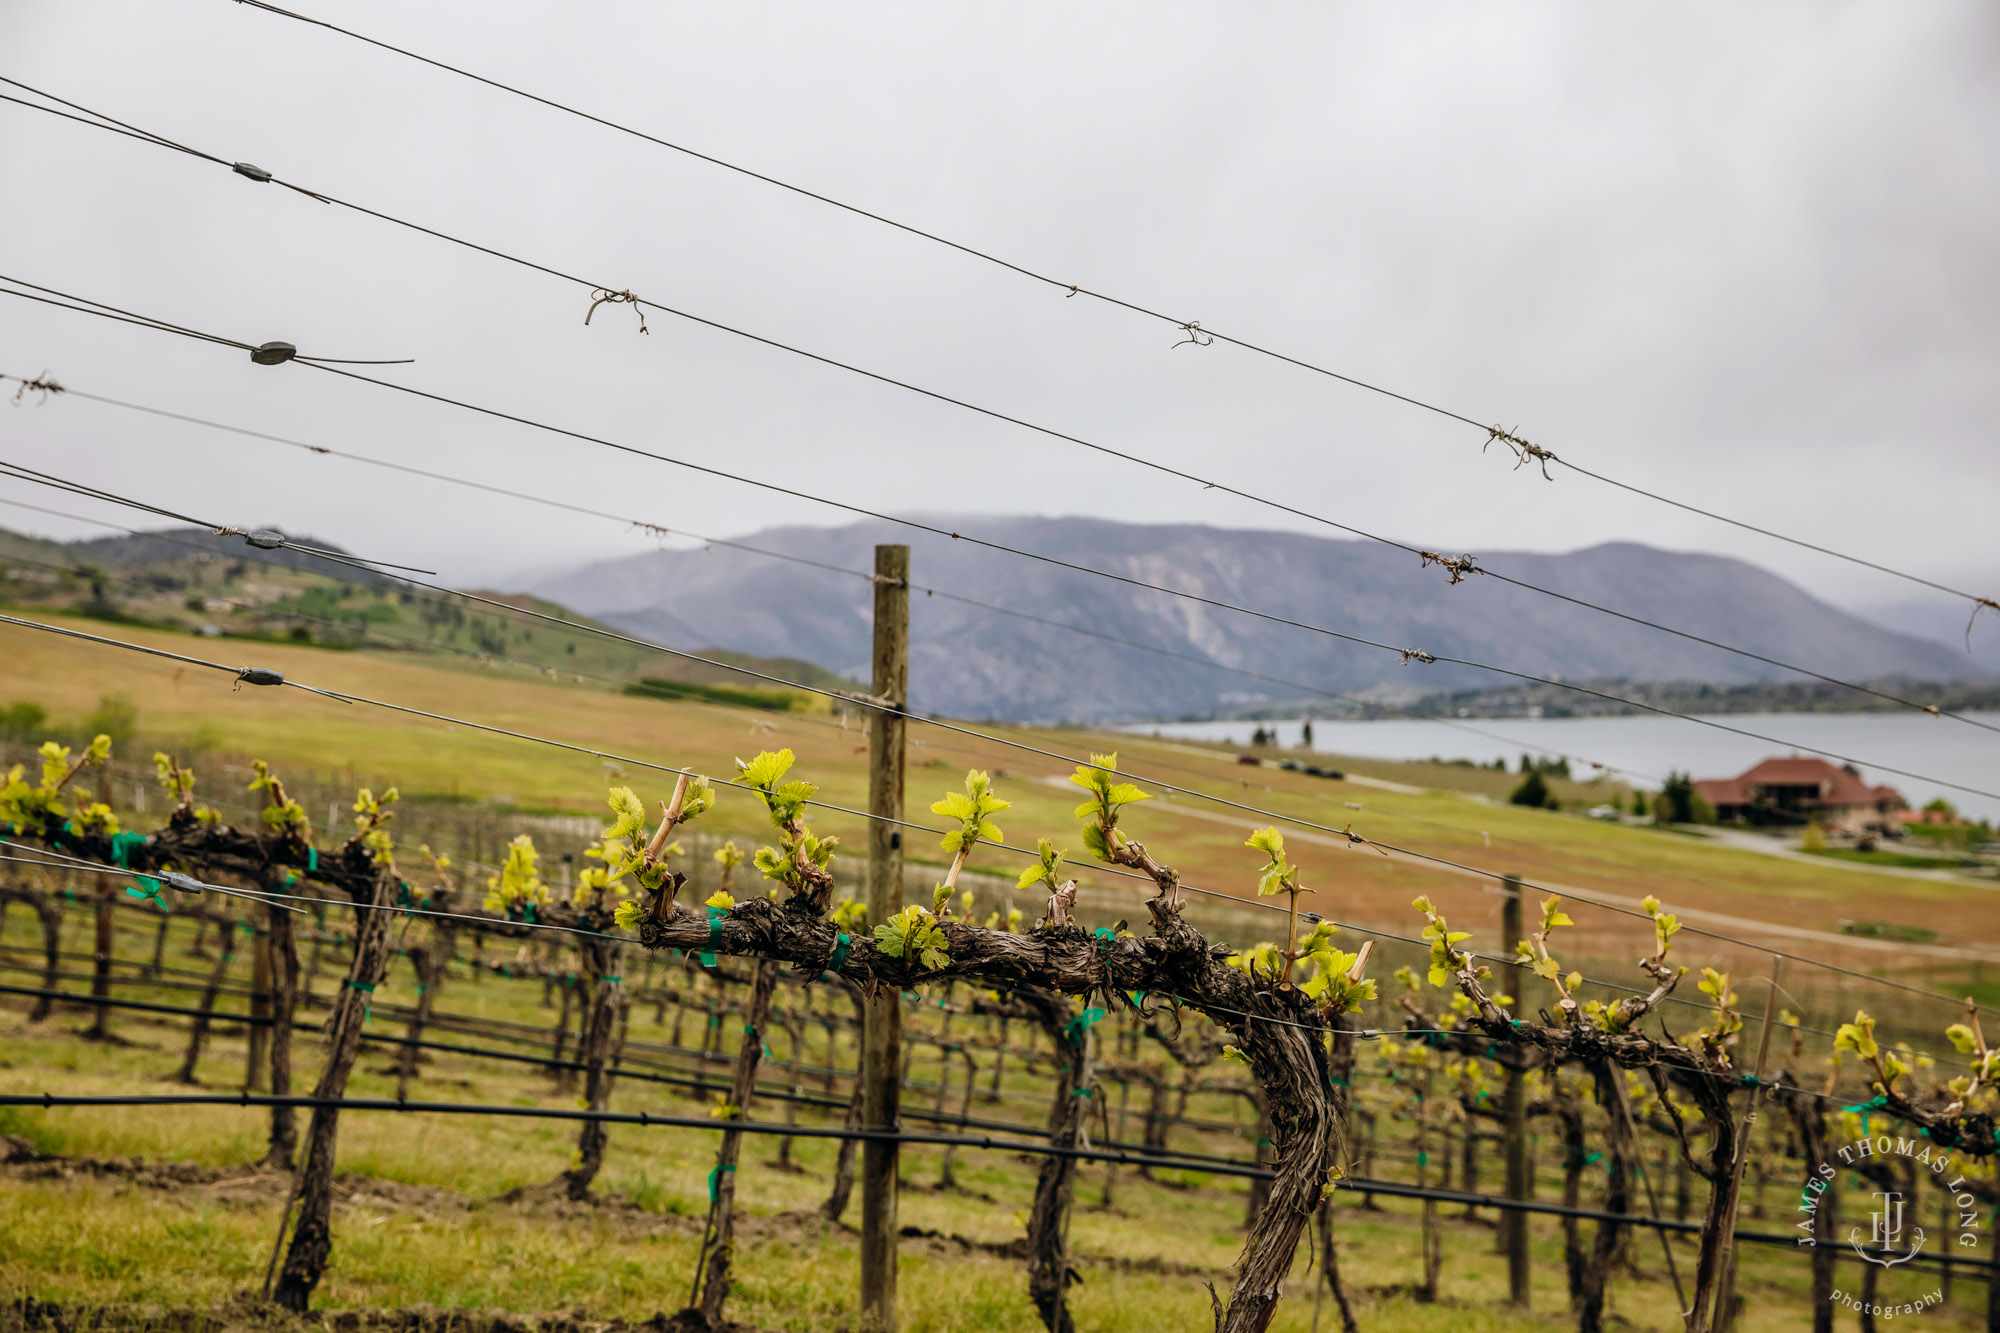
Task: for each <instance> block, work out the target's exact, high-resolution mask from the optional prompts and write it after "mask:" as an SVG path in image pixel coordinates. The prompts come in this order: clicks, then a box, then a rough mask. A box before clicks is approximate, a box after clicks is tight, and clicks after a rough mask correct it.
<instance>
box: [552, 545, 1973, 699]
mask: <svg viewBox="0 0 2000 1333" xmlns="http://www.w3.org/2000/svg"><path fill="white" fill-rule="evenodd" d="M933 521H934V522H936V523H938V524H939V525H940V526H947V527H950V528H952V529H954V530H956V531H961V532H965V533H967V534H968V535H976V536H982V537H990V538H992V539H994V540H997V541H1004V542H1006V543H1008V544H1010V545H1015V546H1020V547H1025V548H1027V549H1030V550H1034V551H1037V552H1042V553H1046V554H1049V555H1052V556H1056V557H1058V558H1060V559H1063V560H1068V561H1073V562H1076V563H1078V564H1085V565H1091V566H1094V567H1097V568H1101V569H1107V570H1111V571H1114V572H1116V573H1119V574H1122V575H1125V576H1128V577H1131V578H1135V579H1143V580H1145V581H1147V582H1149V583H1155V584H1160V585H1165V586H1170V587H1174V588H1179V589H1184V590H1186V591H1189V592H1194V593H1198V594H1200V595H1202V596H1204V597H1210V598H1214V599H1216V600H1218V601H1224V602H1234V603H1237V604H1240V605H1246V606H1255V607H1258V608H1260V609H1264V610H1267V611H1270V612H1273V613H1275V614H1278V615H1281V616H1285V617H1288V618H1291V619H1296V620H1300V621H1305V622H1309V623H1312V624H1317V625H1323V626H1327V627H1329V628H1333V629H1337V630H1342V631H1345V632H1347V633H1352V634H1358V635H1362V636H1365V637H1367V638H1370V639H1374V640H1377V641H1380V642H1384V643H1390V644H1394V645H1396V646H1398V647H1401V646H1405V645H1407V646H1410V647H1415V648H1422V649H1424V650H1426V651H1429V652H1432V653H1438V654H1449V655H1452V656H1459V657H1468V658H1474V659H1478V660H1481V661H1488V662H1493V663H1495V664H1498V665H1502V666H1507V667H1512V668H1515V669H1517V670H1521V671H1529V672H1533V673H1535V674H1538V675H1549V676H1562V677H1565V678H1568V679H1575V680H1582V679H1590V678H1618V677H1623V678H1628V679H1633V680H1650V681H1668V680H1698V681H1708V682H1714V683H1718V684H1723V683H1737V682H1745V681H1754V680H1767V679H1774V678H1782V673H1779V672H1777V671H1776V670H1774V669H1773V668H1770V667H1767V666H1764V665H1763V664H1761V663H1757V662H1754V661H1750V660H1748V659H1745V658H1742V657H1738V656H1735V655H1732V654H1729V653H1725V652H1721V651H1719V650H1716V649H1712V648H1706V647H1703V646H1702V645H1700V644H1696V643H1691V642H1689V641H1687V640H1684V639H1679V638H1675V637H1673V636H1670V635H1666V634H1662V633H1659V632H1657V631H1654V630H1649V629H1646V628H1644V627H1643V626H1638V625H1633V624H1630V623H1627V622H1622V621H1618V620H1615V619H1612V618H1609V617H1606V616H1603V615H1600V614H1597V613H1595V612H1591V611H1588V610H1585V609H1583V608H1581V607H1576V606H1571V605H1567V604H1564V603H1561V602H1558V601H1555V600H1553V599H1551V598H1548V597H1543V596H1539V595H1537V594H1535V593H1530V592H1525V591H1522V590H1520V589H1517V588H1510V587H1507V586H1505V585H1503V584H1500V583H1497V582H1494V581H1492V580H1488V579H1479V578H1473V579H1470V580H1468V581H1466V582H1464V583H1461V584H1458V585H1456V586H1452V585H1449V584H1447V582H1446V580H1445V578H1444V576H1443V575H1442V574H1441V573H1440V572H1439V571H1438V570H1436V569H1434V568H1433V569H1428V570H1425V569H1420V568H1419V567H1418V562H1417V561H1416V560H1415V559H1413V558H1411V557H1409V556H1406V555H1404V554H1403V553H1402V552H1400V551H1395V550H1391V549H1389V548H1386V547H1382V546H1378V545H1375V544H1372V543H1364V542H1345V541H1327V540H1323V539H1320V538H1316V537H1309V536H1302V535H1297V534H1289V533H1274V532H1261V531H1241V530H1230V529H1221V528H1210V527H1201V526H1193V525H1154V526H1145V525H1137V524H1124V523H1112V522H1105V521H1102V520H1097V519H1080V518H1064V519H1015V520H1004V521H1003V520H994V519H981V518H937V519H934V520H933ZM744 540H745V542H746V543H748V544H751V545H755V546H760V547H765V548H768V549H771V550H774V551H779V552H783V553H786V554H789V555H795V556H802V557H808V558H810V559H813V560H819V561H825V562H828V563H831V564H835V565H839V566H843V567H845V568H847V569H855V570H863V569H867V568H870V567H871V566H872V555H871V548H872V547H873V546H874V545H875V543H877V542H881V541H897V542H904V541H907V542H910V543H911V545H912V547H913V555H912V568H913V570H914V571H915V573H914V578H915V581H916V582H917V583H918V584H919V585H924V584H934V585H935V586H937V587H938V588H941V589H949V590H951V591H954V592H958V593H962V594H964V595H966V596H969V597H974V598H978V599H980V600H983V601H987V602H991V603H995V604H997V605H1000V606H1004V607H1009V608H1013V609H1016V610H1021V611H1027V612H1031V613H1034V614H1038V615H1042V616H1046V617H1049V618H1052V619H1057V620H1062V621H1065V622H1068V623H1070V624H1074V625H1082V626H1088V627H1090V628H1092V629H1094V630H1097V631H1100V632H1102V633H1104V634H1109V635H1114V636H1117V637H1119V638H1124V639H1130V640H1136V641H1139V642H1142V643H1147V644H1152V645H1156V646H1160V647H1165V648H1170V649H1173V650H1175V651H1178V652H1183V653H1190V654H1196V655H1199V656H1202V657H1206V658H1209V659H1212V660H1216V661H1220V662H1224V663H1227V664H1228V665H1231V666H1235V667H1240V668H1247V669H1250V670H1253V671H1257V672H1261V673H1263V674H1266V675H1271V676H1277V677H1281V678H1284V679H1287V680H1291V681H1298V682H1302V683H1304V684H1306V685H1309V686H1312V687H1315V688H1319V689H1333V690H1375V691H1387V692H1393V693H1395V694H1410V693H1415V692H1419V691H1428V690H1435V689H1448V688H1453V689H1463V688H1471V687H1477V686H1481V685H1487V684H1492V683H1496V682H1497V681H1498V680H1499V679H1500V678H1498V677H1495V676H1493V675H1491V674H1489V673H1485V672H1479V671H1473V670H1470V669H1467V668H1458V667H1450V666H1444V665H1434V666H1410V667H1404V666H1401V665H1400V664H1399V663H1398V660H1397V658H1396V657H1395V656H1393V655H1391V654H1388V653H1384V652H1380V651H1377V650H1374V649H1369V648H1364V647H1361V646H1359V645H1356V644H1351V643H1346V642H1343V641H1341V640H1337V639H1332V638H1328V637H1326V636H1324V635H1320V634H1315V633H1312V632H1309V631H1305V630H1299V629H1293V628H1289V627H1286V626H1282V625H1275V624H1272V623H1270V622H1268V621H1260V620H1256V619H1252V618H1249V617H1246V616H1242V615H1239V614H1235V613H1232V612H1228V611H1223V610H1218V609H1216V608H1213V607H1207V606H1202V605H1199V604H1195V603H1190V602H1187V601H1185V600H1182V599H1179V598H1174V597H1169V596H1165V595H1163V594H1159V593H1153V592H1147V591H1144V590H1140V589H1134V588H1131V587H1129V586H1121V585H1118V584H1115V583H1112V582H1109V581H1106V580H1104V579H1100V578H1094V577H1091V576H1088V575H1084V574H1078V573H1073V572H1071V571H1068V570H1062V569H1057V568H1053V567H1051V566H1048V565H1043V564H1036V563H1031V562H1027V561H1023V560H1019V559H1016V558H1012V557H1009V556H1005V555H1002V554H999V553H996V552H994V551H991V550H987V549H982V548H979V547H975V546H970V545H967V544H964V543H958V542H952V541H950V540H948V539H943V538H933V537H927V536H924V535H923V534H913V533H911V532H910V531H909V530H908V529H902V528H895V527H892V526H890V525H888V524H882V523H861V524H855V525H852V526H848V527H842V528H834V529H818V528H779V529H773V530H770V531H767V532H762V533H758V534H756V535H755V536H752V537H748V538H745V539H744ZM1481 559H1482V563H1485V564H1488V565H1491V566H1492V567H1494V568H1497V569H1502V570H1505V571H1506V572H1508V573H1509V574H1512V575H1514V576H1516V577H1519V578H1522V579H1524V580H1527V581H1530V582H1533V583H1536V584H1540V585H1542V586H1545V587H1548V588H1552V589H1555V590H1557V591H1560V592H1563V593H1567V594H1569V595H1571V596H1575V597H1580V598H1584V599H1587V600H1590V601H1594V602H1598V603H1601V604H1604V605H1609V606H1615V607H1618V608H1620V609H1621V610H1626V611H1629V612H1631V613H1634V614H1639V615H1644V616H1646V617H1648V618H1651V619H1655V620H1659V621H1661V622H1663V623H1666V624H1671V625H1674V626H1677V627H1681V628H1685V629H1689V630H1692V631H1695V632H1698V633H1701V634H1704V635H1707V636H1709V637H1711V638H1715V639H1718V640H1722V641H1725V642H1729V643H1733V644H1738V645H1741V646H1743V647H1746V648H1750V649H1753V650H1755V651H1758V652H1762V653H1765V654H1767V655H1770V656H1774V657H1781V658H1785V659H1787V660H1791V661H1796V662H1800V663H1802V664H1807V665H1810V666H1812V667H1814V668H1815V669H1818V670H1822V671H1826V672H1828V673H1830V674H1834V675H1840V676H1845V677H1849V678H1875V677H1882V676H1892V675H1893V676H1905V677H1912V678H1916V679H1925V680H1951V679H1957V678H1961V677H1967V676H1973V675H1976V674H1978V673H1977V671H1976V670H1974V669H1973V667H1972V664H1971V663H1970V662H1969V661H1968V660H1967V659H1966V658H1964V656H1963V655H1962V654H1959V653H1955V652H1953V651H1952V650H1951V649H1950V648H1948V647H1946V646H1945V645H1942V644H1938V643H1933V642H1929V641H1926V640H1923V639H1917V638H1913V637H1911V636H1908V635H1902V634H1897V633H1894V632H1892V631H1889V630H1885V629H1883V628H1881V627H1880V626H1877V625H1873V624H1870V623H1868V622H1867V621H1864V620H1862V619H1860V618H1858V617H1856V616H1853V615H1850V614H1847V613H1846V612H1843V611H1841V610H1840V609H1838V608H1836V607H1833V606H1829V605H1827V604H1826V603H1824V602H1821V601H1818V600H1817V599H1815V598H1813V597H1811V596H1809V595H1808V594H1807V593H1805V592H1804V591H1802V590H1801V589H1799V588H1797V587H1795V586H1794V585H1792V584H1790V583H1787V582H1786V581H1785V580H1783V579H1781V578H1779V577H1777V576H1776V575H1774V574H1771V573H1769V572H1767V571H1765V570H1762V569H1759V568H1757V567H1756V566H1753V565H1749V564H1746V563H1744V562H1742V561H1739V560H1732V559H1727V558H1724V557H1719V556H1710V555H1695V554H1686V553H1681V552H1673V551H1661V550H1655V549H1652V548H1650V547H1646V546H1641V545H1638V544H1635V543H1627V542H1621V543H1613V544H1608V545H1603V546H1596V547H1592V548H1589V549H1587V550H1582V551H1574V552H1570V553H1567V554H1563V555H1547V554H1538V553H1528V552H1482V553H1481ZM535 590H536V591H537V592H538V593H541V594H543V595H546V596H550V597H554V598H556V599H558V600H560V601H562V602H564V603H566V604H567V605H570V606H575V607H577V608H578V609H580V610H582V611H584V612H586V613H588V614H591V615H596V616H600V617H602V618H604V619H606V620H609V621H611V622H612V623H615V624H619V625H622V626H625V627H627V628H629V629H631V630H633V631H635V632H638V633H642V634H645V635H648V636H652V637H655V638H658V639H659V640H660V641H662V642H666V643H669V644H672V645H674V646H682V647H685V646H693V645H695V644H697V643H700V644H711V643H716V644H724V645H727V646H728V647H730V648H733V649H735V650H737V651H740V652H748V653H758V654H767V655H781V656H789V657H798V658H803V659H805V660H807V661H811V662H817V663H819V664H820V665H822V666H825V667H827V668H829V669H831V670H834V671H839V672H842V673H843V674H847V675H852V676H863V675H865V674H866V673H865V669H864V667H865V663H866V661H867V653H868V623H869V622H868V604H869V597H870V592H869V585H868V584H867V583H866V582H865V581H864V580H862V579H859V578H855V577H852V576H850V575H846V574H840V573H833V572H829V571H826V570H821V569H815V568H810V567H806V566H801V565H797V564H792V563H786V562H781V561H776V560H772V559H769V558H768V557H764V556H758V555H752V554H748V553H744V552H741V551H735V550H731V549H728V548H722V547H716V548H710V549H707V550H701V551H658V552H652V553H648V554H646V555H640V556H633V557H630V558H628V559H624V560H617V561H611V562H607V563H603V564H598V565H593V566H590V567H588V568H585V569H582V570H578V571H575V572H573V573H569V574H566V575H562V576H559V577H552V578H549V579H546V580H543V581H541V582H540V583H538V584H537V585H536V586H535ZM912 608H913V609H912V613H911V615H912V626H911V636H912V647H911V671H910V679H911V689H912V694H913V698H914V701H915V702H916V704H917V705H918V706H920V707H923V708H926V709H934V710H940V711H944V712H948V713H954V714H958V715H961V716H975V717H978V716H995V717H1008V718H1033V719H1055V718H1071V719H1077V720H1088V721H1098V720H1116V719H1125V718H1137V717H1149V716H1175V715H1180V714H1187V713H1206V712H1210V711H1213V710H1215V709H1217V708H1222V707H1230V706H1241V705H1245V704H1253V703H1257V702H1260V701H1263V700H1268V699H1287V698H1301V697H1304V692H1302V691H1297V690H1292V691H1287V690H1286V689H1285V688H1283V687H1281V686H1272V685H1259V684H1257V683H1255V682H1247V681H1245V680H1244V679H1243V678H1241V677H1239V676H1233V675H1230V674H1227V673H1223V672H1218V671H1215V670H1213V669H1210V668H1206V667H1203V666H1200V665H1197V664H1193V663H1186V662H1178V661H1173V660H1169V659H1165V658H1161V657H1157V656H1154V655H1151V654H1147V653H1139V652H1134V651H1132V650H1130V649H1129V648H1124V647H1121V646H1119V645H1116V644H1112V643H1107V642H1104V641H1103V640H1101V639H1091V638H1086V637H1083V636H1080V635H1077V634H1074V633H1071V632H1068V631H1065V630H1062V629H1058V628H1053V627H1049V626H1044V625H1036V624H1032V623H1028V622H1025V621H1021V620H1018V619H1014V618H1010V617H1003V616H996V615H994V614H992V613H991V612H989V611H985V610H981V609H979V608H976V607H970V606H966V605H964V604H963V603H958V602H952V601H948V600H946V599H944V598H940V597H935V596H929V597H927V596H924V595H923V594H921V593H919V594H918V595H917V596H916V597H915V599H914V600H913V603H912Z"/></svg>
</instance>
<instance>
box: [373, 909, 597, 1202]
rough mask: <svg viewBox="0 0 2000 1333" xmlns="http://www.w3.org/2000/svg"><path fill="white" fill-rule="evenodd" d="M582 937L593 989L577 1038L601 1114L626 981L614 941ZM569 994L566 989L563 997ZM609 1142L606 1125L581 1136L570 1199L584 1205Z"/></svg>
mask: <svg viewBox="0 0 2000 1333" xmlns="http://www.w3.org/2000/svg"><path fill="white" fill-rule="evenodd" d="M581 938H582V941H583V942H582V943H581V944H580V945H579V946H578V950H579V953H580V955H581V960H582V966H583V976H584V979H585V982H587V984H588V986H589V990H588V991H586V992H585V998H584V1000H583V1006H584V1007H583V1013H582V1014H581V1015H580V1016H579V1017H580V1020H581V1022H580V1026H581V1035H579V1036H578V1038H577V1047H578V1050H577V1054H578V1056H579V1057H580V1059H581V1063H582V1065H583V1071H584V1072H583V1099H584V1103H585V1104H586V1105H587V1106H588V1107H589V1109H591V1110H593V1111H602V1110H603V1109H604V1108H605V1107H606V1106H607V1105H609V1104H610V1101H611V1080H612V1071H611V1067H610V1066H611V1051H612V1046H613V1044H614V1041H615V1039H616V1037H617V1034H618V1009H619V998H620V992H619V989H618V987H619V983H620V980H621V978H620V977H618V976H617V975H616V974H615V973H614V972H613V971H612V969H613V968H614V967H616V966H617V965H618V964H617V961H616V952H615V950H614V949H613V948H612V945H611V942H610V941H609V940H607V939H594V938H592V937H590V936H583V937H581ZM567 993H568V988H567V987H566V988H565V989H564V994H565V995H567ZM565 1007H567V1001H565ZM411 1049H412V1050H414V1049H415V1048H414V1047H412V1048H411ZM605 1141H606V1133H605V1129H604V1122H603V1121H601V1120H586V1121H584V1122H583V1129H582V1130H581V1131H580V1132H579V1133H578V1135H577V1145H576V1149H577V1152H576V1165H575V1166H573V1167H571V1168H570V1169H569V1170H567V1171H565V1172H563V1183H564V1185H565V1186H566V1187H567V1189H568V1191H569V1197H570V1198H572V1199H574V1200H577V1201H578V1202H581V1201H582V1200H584V1199H587V1198H589V1197H590V1182H591V1181H593V1180H595V1179H596V1178H597V1173H598V1171H599V1170H601V1169H602V1168H603V1166H604V1144H605Z"/></svg>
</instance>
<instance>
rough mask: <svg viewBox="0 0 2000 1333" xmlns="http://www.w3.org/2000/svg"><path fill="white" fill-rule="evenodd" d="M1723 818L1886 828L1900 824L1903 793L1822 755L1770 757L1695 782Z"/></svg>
mask: <svg viewBox="0 0 2000 1333" xmlns="http://www.w3.org/2000/svg"><path fill="white" fill-rule="evenodd" d="M1694 789H1695V790H1696V791H1697V792H1699V793H1700V794H1701V797H1702V799H1703V800H1705V801H1707V802H1708V803H1709V805H1711V806H1713V807H1714V809H1715V817H1716V818H1717V819H1720V820H1723V821H1725V822H1727V821H1730V820H1737V819H1741V820H1746V821H1748V822H1750V823H1752V824H1766V823H1785V824H1804V823H1809V822H1810V823H1817V824H1823V825H1825V826H1826V827H1827V828H1829V829H1831V830H1834V831H1835V832H1840V833H1854V834H1862V833H1867V832H1870V831H1876V832H1887V831H1889V830H1891V829H1897V828H1900V827H1901V822H1902V821H1901V815H1902V811H1903V809H1904V804H1905V803H1904V801H1903V796H1902V793H1901V792H1899V791H1897V790H1896V789H1895V788H1894V787H1871V786H1869V785H1868V784H1867V783H1865V782H1863V781H1862V780H1861V777H1860V775H1859V774H1857V773H1855V772H1854V771H1853V770H1852V769H1847V768H1839V767H1836V766H1835V765H1833V764H1830V763H1828V762H1827V761H1826V760H1824V759H1805V758H1800V757H1799V756H1797V755H1793V756H1792V757H1791V758H1788V759H1766V760H1764V761H1763V762H1762V763H1760V764H1758V765H1757V766H1756V767H1754V768H1752V769H1749V770H1748V771H1747V772H1744V773H1741V774H1739V775H1738V776H1736V777H1733V778H1703V779H1700V780H1698V781H1696V783H1695V784H1694Z"/></svg>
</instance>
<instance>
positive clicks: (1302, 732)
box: [1299, 718, 1313, 750]
mask: <svg viewBox="0 0 2000 1333" xmlns="http://www.w3.org/2000/svg"><path fill="white" fill-rule="evenodd" d="M1299 744H1300V745H1301V746H1303V747H1305V748H1306V749H1308V750H1310V749H1312V747H1313V720H1312V719H1311V718H1307V719H1306V720H1305V722H1304V724H1303V725H1301V726H1300V727H1299Z"/></svg>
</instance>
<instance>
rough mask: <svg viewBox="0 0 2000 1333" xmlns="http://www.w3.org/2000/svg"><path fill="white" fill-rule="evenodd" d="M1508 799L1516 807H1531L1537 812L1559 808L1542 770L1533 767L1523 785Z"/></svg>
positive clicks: (1522, 781)
mask: <svg viewBox="0 0 2000 1333" xmlns="http://www.w3.org/2000/svg"><path fill="white" fill-rule="evenodd" d="M1523 757H1524V758H1525V757H1526V756H1523ZM1507 799H1508V800H1509V801H1510V802H1512V803H1513V804H1515V805H1526V806H1531V807H1533V808H1535V809H1537V810H1540V809H1549V810H1553V809H1555V808H1556V806H1557V801H1556V796H1555V793H1554V792H1552V791H1550V790H1549V784H1548V782H1547V781H1546V780H1545V779H1544V778H1543V777H1542V770H1540V769H1539V768H1535V767H1533V766H1532V765H1531V766H1530V767H1529V768H1528V775H1527V776H1526V777H1524V778H1522V779H1521V785H1520V786H1518V787H1516V788H1514V794H1513V795H1512V796H1509V797H1508V798H1507Z"/></svg>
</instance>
